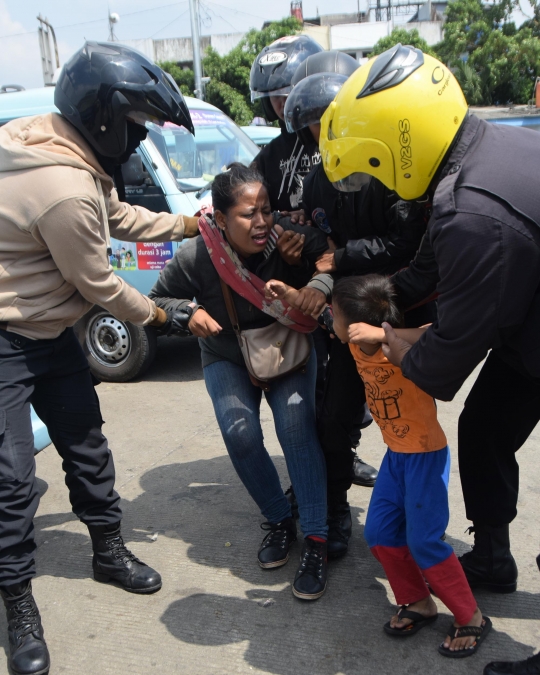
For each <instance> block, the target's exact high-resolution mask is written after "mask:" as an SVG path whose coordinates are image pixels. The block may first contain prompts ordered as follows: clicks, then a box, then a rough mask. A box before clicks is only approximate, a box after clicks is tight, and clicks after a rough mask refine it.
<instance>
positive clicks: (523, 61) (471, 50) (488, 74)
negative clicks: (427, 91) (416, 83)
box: [436, 0, 540, 105]
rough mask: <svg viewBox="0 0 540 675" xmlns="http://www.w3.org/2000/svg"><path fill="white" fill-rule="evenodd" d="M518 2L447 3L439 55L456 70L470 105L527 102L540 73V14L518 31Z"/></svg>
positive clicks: (464, 0)
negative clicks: (514, 16) (514, 18)
mask: <svg viewBox="0 0 540 675" xmlns="http://www.w3.org/2000/svg"><path fill="white" fill-rule="evenodd" d="M515 6H516V0H499V1H498V2H495V3H494V4H492V5H484V4H482V2H481V0H454V1H453V2H450V3H449V4H448V9H447V13H446V23H445V25H444V38H443V40H442V42H440V43H439V44H438V45H436V50H437V52H438V54H439V58H440V59H441V60H442V61H444V62H445V63H446V64H447V65H448V66H449V67H450V68H452V70H453V71H454V73H455V75H456V77H457V79H458V81H459V83H460V84H461V86H462V87H463V91H464V92H465V96H466V98H467V101H468V102H469V103H470V104H471V105H497V104H505V103H509V102H512V103H527V101H528V100H529V99H530V98H532V94H533V87H534V81H535V79H536V76H537V75H540V40H538V35H539V34H540V32H539V27H540V21H539V19H540V16H539V15H538V8H537V7H534V10H535V18H533V19H532V20H531V21H528V22H526V23H525V24H523V25H522V26H521V27H520V28H519V29H518V28H516V25H515V24H514V22H513V21H512V20H511V13H512V11H513V9H514V8H515Z"/></svg>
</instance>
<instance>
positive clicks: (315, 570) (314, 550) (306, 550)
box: [292, 537, 328, 600]
mask: <svg viewBox="0 0 540 675" xmlns="http://www.w3.org/2000/svg"><path fill="white" fill-rule="evenodd" d="M327 576H328V561H327V549H326V542H325V541H315V540H314V539H312V538H311V537H308V538H307V539H306V540H305V542H304V547H303V548H302V555H301V557H300V567H299V568H298V571H297V572H296V576H295V577H294V583H293V589H292V591H293V594H294V595H295V596H296V597H297V598H300V599H301V600H317V598H320V597H321V595H323V593H324V592H325V591H326V579H327Z"/></svg>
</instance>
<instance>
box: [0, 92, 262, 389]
mask: <svg viewBox="0 0 540 675" xmlns="http://www.w3.org/2000/svg"><path fill="white" fill-rule="evenodd" d="M186 103H187V105H188V107H189V111H190V113H191V117H192V120H193V124H194V126H195V137H193V136H192V135H191V134H190V133H189V132H188V131H186V130H185V129H184V128H183V127H178V126H176V125H174V124H170V123H166V124H165V125H164V126H163V127H160V126H157V125H153V124H149V125H148V128H149V133H148V137H147V138H146V140H145V141H143V142H142V143H141V145H140V147H139V149H138V150H137V152H136V153H134V154H133V155H132V156H131V157H130V159H129V160H128V162H126V164H124V165H123V168H122V173H123V176H124V182H125V185H126V199H127V201H128V202H129V203H130V204H133V205H140V206H144V207H146V208H147V209H150V210H151V211H168V212H170V213H183V214H184V215H188V216H191V215H194V214H196V213H197V212H198V211H199V209H200V208H201V206H203V205H206V204H209V203H210V201H211V198H210V191H209V184H210V182H211V181H212V180H213V178H214V176H215V175H216V174H217V173H220V172H221V171H223V169H224V168H225V167H226V166H227V165H228V164H230V163H231V162H242V163H243V164H246V165H248V164H251V162H252V161H253V159H254V157H255V156H256V155H257V153H258V152H259V148H258V147H257V145H255V143H253V142H252V141H251V140H250V139H249V138H248V137H247V136H246V134H244V133H243V131H241V129H240V128H239V127H238V126H237V125H236V124H235V123H234V122H233V121H232V120H230V119H229V118H228V117H227V116H226V115H224V114H223V113H222V112H221V111H220V110H218V109H217V108H216V107H214V106H212V105H210V104H208V103H205V102H204V101H199V100H198V99H194V98H186ZM48 112H58V110H57V108H56V107H55V105H54V87H45V88H43V89H31V90H27V91H15V92H13V93H11V92H10V93H6V94H2V95H0V125H2V124H5V123H6V122H9V121H10V120H12V119H16V118H18V117H28V116H31V115H41V114H44V113H48ZM111 243H112V249H113V254H112V256H111V259H110V262H111V265H112V266H113V268H114V270H115V272H116V274H118V275H119V276H121V277H122V278H124V279H125V280H126V281H127V282H128V283H129V284H131V285H132V286H134V287H135V288H137V289H138V290H139V291H140V292H141V293H148V292H149V290H150V289H151V288H152V286H153V285H154V283H155V281H156V279H157V278H158V275H159V271H160V270H161V269H162V268H163V267H164V266H165V264H166V263H167V261H168V260H170V258H172V256H173V254H174V252H175V250H176V248H177V247H178V246H179V245H181V244H177V243H172V242H168V243H163V244H154V243H134V242H122V241H117V240H115V239H113V240H112V242H111ZM75 330H76V333H77V336H78V337H79V340H80V342H81V344H82V345H83V348H84V350H85V352H86V354H87V357H88V361H89V363H90V368H91V369H92V371H93V372H94V374H95V375H96V376H97V377H98V378H99V379H101V380H105V381H110V382H126V381H128V380H131V379H133V378H134V377H136V376H138V375H141V374H142V373H143V372H144V371H145V370H146V369H147V368H148V367H149V366H150V364H151V363H152V361H153V359H154V356H155V353H156V348H157V337H156V332H155V329H153V328H151V327H140V326H134V325H133V324H130V323H124V322H122V321H119V320H118V319H116V318H115V317H113V316H112V315H111V314H109V313H108V312H107V311H106V310H105V309H102V308H101V307H94V308H93V309H92V310H90V312H88V314H87V315H86V316H84V317H83V318H82V319H81V320H80V321H79V322H78V323H77V324H76V325H75Z"/></svg>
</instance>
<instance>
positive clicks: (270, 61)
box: [249, 35, 324, 122]
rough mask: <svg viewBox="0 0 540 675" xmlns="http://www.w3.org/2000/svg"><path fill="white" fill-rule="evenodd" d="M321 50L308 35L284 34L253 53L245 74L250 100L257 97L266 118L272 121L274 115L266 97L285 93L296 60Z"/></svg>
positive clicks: (288, 88) (298, 61)
mask: <svg viewBox="0 0 540 675" xmlns="http://www.w3.org/2000/svg"><path fill="white" fill-rule="evenodd" d="M323 51H324V50H323V48H322V47H321V45H320V44H319V43H318V42H315V40H313V38H310V37H309V36H308V35H288V36H287V37H282V38H279V40H276V41H275V42H272V44H270V45H268V46H267V47H265V48H264V49H263V50H262V52H261V53H260V54H259V56H257V58H256V59H255V61H254V62H253V65H252V66H251V74H250V77H249V86H250V88H251V100H252V101H256V100H257V99H258V98H260V99H261V103H262V106H263V110H264V114H265V116H266V119H267V120H269V121H270V122H273V121H274V120H277V118H278V117H277V115H276V113H275V112H274V108H273V107H272V104H271V103H270V100H269V97H270V96H287V94H288V93H289V92H290V91H291V88H292V85H291V80H292V78H293V75H294V74H295V72H296V69H297V68H298V66H299V65H300V63H302V62H303V61H305V60H306V59H307V58H308V57H309V56H311V55H312V54H317V53H319V52H323Z"/></svg>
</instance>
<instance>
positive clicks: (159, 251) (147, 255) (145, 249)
mask: <svg viewBox="0 0 540 675" xmlns="http://www.w3.org/2000/svg"><path fill="white" fill-rule="evenodd" d="M172 256H173V247H172V243H171V242H170V241H169V242H166V243H164V244H162V243H155V242H142V241H139V242H137V264H138V268H139V269H140V270H162V269H163V268H164V267H165V265H166V264H167V262H168V261H169V260H170V259H171V258H172Z"/></svg>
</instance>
